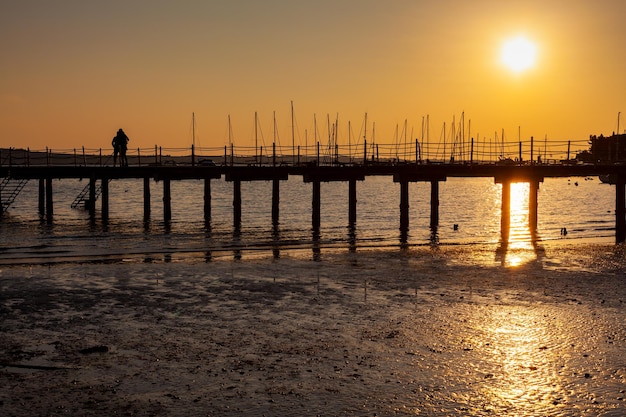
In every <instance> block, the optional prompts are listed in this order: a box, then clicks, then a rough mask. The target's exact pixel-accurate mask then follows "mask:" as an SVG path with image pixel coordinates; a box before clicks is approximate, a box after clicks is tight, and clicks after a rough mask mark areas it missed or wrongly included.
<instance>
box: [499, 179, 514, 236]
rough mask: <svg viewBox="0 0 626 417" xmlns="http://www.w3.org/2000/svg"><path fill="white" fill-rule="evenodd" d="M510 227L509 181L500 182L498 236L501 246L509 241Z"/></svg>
mask: <svg viewBox="0 0 626 417" xmlns="http://www.w3.org/2000/svg"><path fill="white" fill-rule="evenodd" d="M510 226H511V181H509V180H504V181H502V210H501V214H500V235H501V236H502V244H506V243H507V242H508V240H509V228H510Z"/></svg>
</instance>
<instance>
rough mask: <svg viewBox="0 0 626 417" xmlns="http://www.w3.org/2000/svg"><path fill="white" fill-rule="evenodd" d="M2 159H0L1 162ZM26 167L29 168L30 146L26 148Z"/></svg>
mask: <svg viewBox="0 0 626 417" xmlns="http://www.w3.org/2000/svg"><path fill="white" fill-rule="evenodd" d="M1 159H2V158H0V160H1ZM26 166H27V167H29V166H30V146H29V147H28V148H26Z"/></svg>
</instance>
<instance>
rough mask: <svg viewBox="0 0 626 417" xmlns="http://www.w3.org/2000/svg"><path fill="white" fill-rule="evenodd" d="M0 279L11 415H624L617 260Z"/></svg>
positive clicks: (492, 260)
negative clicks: (511, 265) (507, 264)
mask: <svg viewBox="0 0 626 417" xmlns="http://www.w3.org/2000/svg"><path fill="white" fill-rule="evenodd" d="M533 257H534V258H535V259H533V260H531V261H530V262H528V263H526V264H524V265H521V266H518V267H508V266H506V265H505V264H504V263H503V262H501V260H499V259H498V254H497V251H496V250H495V248H494V247H492V246H488V245H483V246H480V247H468V246H463V247H454V246H449V247H438V248H429V247H423V248H411V249H408V250H399V249H370V250H359V251H358V252H357V253H350V252H349V251H347V250H337V251H335V252H330V251H324V252H323V253H322V256H321V259H320V260H319V261H313V260H311V256H310V254H302V253H300V254H297V253H296V254H290V253H285V254H283V255H282V256H281V258H280V259H274V258H272V256H271V253H270V254H267V256H265V254H260V255H258V256H254V257H250V256H249V257H245V256H244V259H243V260H241V261H233V260H232V257H230V256H223V257H220V256H216V257H214V258H213V259H212V261H211V262H202V261H201V260H196V261H186V262H176V261H173V262H163V261H162V260H159V259H153V260H152V262H138V261H137V260H126V261H121V262H113V263H82V264H76V263H65V264H56V265H22V266H5V267H3V268H2V270H1V271H0V314H1V316H0V317H2V320H1V321H0V414H2V415H3V416H57V415H71V416H91V415H93V416H102V415H124V416H196V415H197V416H201V415H205V416H235V415H247V416H292V415H303V416H375V415H377V416H385V415H424V416H448V415H459V416H466V415H470V416H483V415H485V416H487V415H517V416H621V415H625V414H626V402H625V401H624V397H625V396H626V393H625V389H626V355H625V353H626V325H625V324H624V313H625V311H626V285H625V274H624V273H625V271H626V269H625V265H626V262H625V260H624V253H623V248H622V247H621V246H612V245H597V244H583V243H571V242H568V243H560V242H553V243H549V244H546V245H544V246H543V247H542V248H541V249H540V250H537V249H535V252H534V253H533Z"/></svg>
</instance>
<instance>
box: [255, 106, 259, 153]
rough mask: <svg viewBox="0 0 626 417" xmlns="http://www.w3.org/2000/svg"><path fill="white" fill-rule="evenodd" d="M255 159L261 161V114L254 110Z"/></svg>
mask: <svg viewBox="0 0 626 417" xmlns="http://www.w3.org/2000/svg"><path fill="white" fill-rule="evenodd" d="M254 159H255V160H256V161H257V162H258V161H259V116H258V113H257V112H254Z"/></svg>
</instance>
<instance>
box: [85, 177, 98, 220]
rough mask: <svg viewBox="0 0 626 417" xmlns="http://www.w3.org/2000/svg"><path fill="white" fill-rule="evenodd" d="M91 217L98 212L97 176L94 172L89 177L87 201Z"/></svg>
mask: <svg viewBox="0 0 626 417" xmlns="http://www.w3.org/2000/svg"><path fill="white" fill-rule="evenodd" d="M87 208H88V209H89V217H91V218H92V219H93V216H94V214H95V213H96V177H95V176H94V175H93V174H92V175H91V177H90V178H89V201H87Z"/></svg>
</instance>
